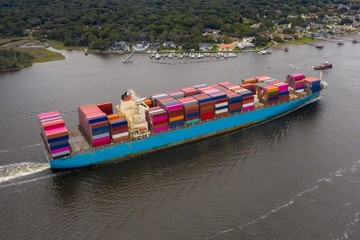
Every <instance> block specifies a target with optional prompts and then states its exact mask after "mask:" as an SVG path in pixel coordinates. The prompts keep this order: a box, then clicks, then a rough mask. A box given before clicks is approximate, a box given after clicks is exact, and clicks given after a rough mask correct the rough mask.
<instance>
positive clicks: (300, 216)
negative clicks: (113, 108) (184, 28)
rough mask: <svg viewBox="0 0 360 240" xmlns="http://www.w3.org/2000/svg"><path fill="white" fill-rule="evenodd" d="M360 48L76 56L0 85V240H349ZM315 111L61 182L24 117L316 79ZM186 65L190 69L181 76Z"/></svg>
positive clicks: (355, 189) (357, 214)
mask: <svg viewBox="0 0 360 240" xmlns="http://www.w3.org/2000/svg"><path fill="white" fill-rule="evenodd" d="M359 53H360V45H358V44H352V43H350V42H346V44H345V45H343V46H338V45H336V44H335V43H331V42H326V43H325V47H324V49H316V48H315V47H312V46H309V45H303V46H289V52H287V53H286V52H284V51H281V50H273V54H271V55H266V56H260V55H258V54H256V53H245V54H240V55H239V56H238V57H237V58H236V59H230V60H228V61H209V62H206V63H205V62H199V61H197V60H188V61H185V60H172V61H171V60H167V61H166V62H167V63H172V64H170V65H169V64H158V63H154V62H155V60H153V61H152V60H150V59H149V57H148V56H146V55H135V56H134V62H133V63H132V64H128V65H126V64H123V63H122V61H123V60H124V58H125V56H119V55H113V56H96V55H89V56H85V55H84V54H83V53H82V52H64V55H66V57H67V59H66V60H65V61H59V62H49V63H42V64H35V65H34V66H33V67H31V68H27V69H24V70H21V71H19V72H8V73H2V74H0V136H1V137H0V206H1V208H0V216H1V217H0V233H1V239H124V240H132V239H135V240H137V239H154V240H158V239H359V238H360V222H359V218H360V145H359V139H360V117H359V116H360V115H359V114H360V108H359V107H358V103H359V102H360V78H359V76H360V54H359ZM324 61H331V62H332V63H333V64H334V68H333V69H332V70H330V71H325V72H324V73H323V79H326V80H327V81H328V83H329V87H328V89H326V90H325V91H323V92H322V98H321V100H320V101H319V102H317V103H315V104H312V105H309V106H307V107H305V108H303V109H300V110H298V111H296V112H293V113H290V114H288V115H286V116H284V117H282V118H279V119H276V120H274V121H270V122H267V123H264V124H262V125H258V126H255V127H252V128H248V129H245V130H242V131H238V132H234V133H232V134H228V135H224V136H220V137H217V138H212V139H210V140H205V141H200V142H197V143H194V144H189V145H186V146H182V147H178V148H175V149H170V150H168V151H165V152H160V153H155V154H152V155H149V156H145V157H141V158H137V159H134V160H132V161H128V162H123V163H114V164H109V165H103V166H98V167H92V168H87V169H81V170H72V171H64V172H53V171H51V170H50V169H49V168H48V165H47V163H46V160H45V157H44V156H43V150H42V148H41V146H40V145H39V143H40V136H39V125H38V123H37V118H36V115H37V114H38V113H40V112H45V111H51V110H59V111H60V112H61V114H62V116H63V118H64V119H65V121H66V123H67V126H68V127H69V128H75V127H76V125H77V113H76V109H77V107H78V106H79V105H82V104H88V103H99V102H104V101H112V102H113V103H114V105H116V104H118V103H119V98H120V95H121V94H122V93H123V92H124V91H125V90H127V89H128V88H133V89H135V90H136V91H137V92H138V94H140V95H141V96H148V95H149V94H151V93H155V92H159V91H161V90H171V89H176V88H180V87H187V86H192V85H195V84H201V83H216V82H220V81H232V82H237V83H239V82H240V80H241V79H243V78H248V77H252V76H257V75H269V76H272V77H274V78H278V79H284V78H285V76H286V75H287V74H289V73H294V72H303V73H304V74H306V75H307V76H319V72H316V71H314V70H312V66H314V65H316V64H319V63H321V62H324ZM194 62H198V63H194Z"/></svg>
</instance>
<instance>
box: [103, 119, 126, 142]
mask: <svg viewBox="0 0 360 240" xmlns="http://www.w3.org/2000/svg"><path fill="white" fill-rule="evenodd" d="M108 121H109V128H110V134H111V139H112V141H113V142H121V141H126V140H129V126H128V121H127V120H126V119H125V118H123V117H119V115H117V114H112V115H108Z"/></svg>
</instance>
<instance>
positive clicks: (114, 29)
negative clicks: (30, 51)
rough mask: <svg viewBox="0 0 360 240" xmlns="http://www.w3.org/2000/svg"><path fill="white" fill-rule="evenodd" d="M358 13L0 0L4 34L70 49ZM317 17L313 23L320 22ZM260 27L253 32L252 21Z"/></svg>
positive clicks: (309, 4) (221, 1)
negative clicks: (302, 16)
mask: <svg viewBox="0 0 360 240" xmlns="http://www.w3.org/2000/svg"><path fill="white" fill-rule="evenodd" d="M335 3H336V4H346V5H348V6H351V8H349V9H348V8H343V9H340V10H341V11H343V12H347V11H355V10H359V8H360V6H359V1H354V3H352V1H350V0H339V1H331V0H183V1H178V0H136V1H134V0H126V1H125V0H100V1H95V0H63V1H56V0H38V1H25V0H2V1H1V2H0V9H1V11H0V36H2V37H9V36H24V35H26V34H31V35H32V36H35V37H36V36H38V37H42V36H46V37H47V38H49V39H54V40H58V41H61V42H64V43H65V45H67V46H88V47H90V48H93V49H99V50H104V49H106V48H107V47H108V46H109V45H111V43H112V42H114V41H127V42H130V43H134V42H137V41H148V42H164V41H174V42H175V43H181V44H185V45H188V46H190V47H191V46H194V45H197V44H198V43H199V42H213V41H214V40H213V39H212V38H210V37H209V36H203V30H204V29H206V28H211V29H218V30H221V32H222V34H223V35H226V36H231V37H237V38H241V37H245V36H255V37H256V36H259V35H260V34H261V33H263V32H271V30H272V28H273V27H274V24H275V23H279V24H281V23H289V22H290V21H291V22H292V23H293V24H294V25H301V24H302V21H301V20H299V19H297V18H295V19H292V20H289V18H288V15H290V14H293V15H296V16H298V15H299V14H308V13H316V14H318V15H319V16H320V18H319V19H321V16H324V15H326V14H332V13H333V9H332V8H331V6H332V5H333V4H335ZM319 19H314V21H319ZM259 22H260V23H261V25H260V28H258V29H255V30H254V29H252V28H251V27H250V26H251V25H252V24H254V23H259Z"/></svg>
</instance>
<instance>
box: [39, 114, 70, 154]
mask: <svg viewBox="0 0 360 240" xmlns="http://www.w3.org/2000/svg"><path fill="white" fill-rule="evenodd" d="M38 118H39V121H40V125H41V135H42V137H43V139H44V143H45V145H46V148H47V149H48V152H49V153H50V155H51V157H53V158H55V157H60V156H64V155H67V154H70V145H69V131H68V129H67V128H66V126H65V122H64V120H63V119H62V118H61V116H60V114H59V112H57V111H54V112H47V113H41V114H39V115H38Z"/></svg>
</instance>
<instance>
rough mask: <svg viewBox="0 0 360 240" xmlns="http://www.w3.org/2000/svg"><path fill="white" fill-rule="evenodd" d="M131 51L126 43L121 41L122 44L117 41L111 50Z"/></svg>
mask: <svg viewBox="0 0 360 240" xmlns="http://www.w3.org/2000/svg"><path fill="white" fill-rule="evenodd" d="M129 49H130V47H129V45H128V44H127V43H126V42H125V41H121V42H117V41H116V42H114V43H113V44H112V45H111V48H110V50H111V51H129Z"/></svg>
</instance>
